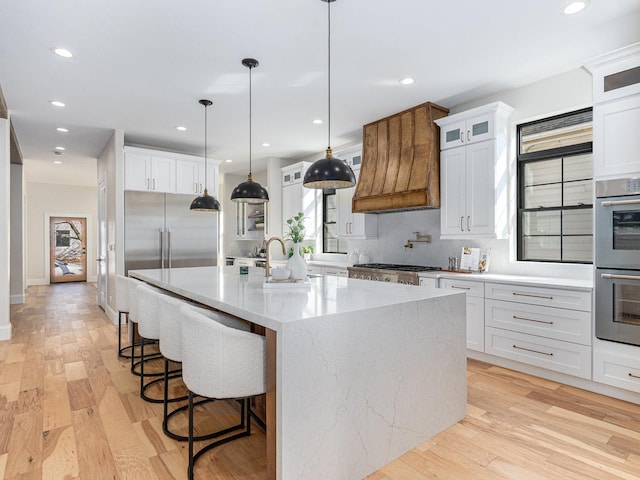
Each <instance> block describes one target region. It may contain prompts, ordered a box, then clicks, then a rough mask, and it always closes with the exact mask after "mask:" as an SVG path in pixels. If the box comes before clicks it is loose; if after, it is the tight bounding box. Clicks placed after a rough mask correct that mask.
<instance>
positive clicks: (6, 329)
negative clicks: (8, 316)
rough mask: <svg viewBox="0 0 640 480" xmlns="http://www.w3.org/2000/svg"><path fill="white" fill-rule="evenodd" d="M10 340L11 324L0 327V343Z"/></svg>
mask: <svg viewBox="0 0 640 480" xmlns="http://www.w3.org/2000/svg"><path fill="white" fill-rule="evenodd" d="M3 340H11V324H8V325H0V341H3Z"/></svg>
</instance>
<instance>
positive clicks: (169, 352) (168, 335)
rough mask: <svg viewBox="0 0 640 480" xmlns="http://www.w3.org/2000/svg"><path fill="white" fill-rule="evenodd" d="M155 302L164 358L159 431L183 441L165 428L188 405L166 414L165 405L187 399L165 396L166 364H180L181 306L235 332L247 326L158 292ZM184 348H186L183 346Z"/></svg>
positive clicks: (200, 436) (229, 317) (246, 328)
mask: <svg viewBox="0 0 640 480" xmlns="http://www.w3.org/2000/svg"><path fill="white" fill-rule="evenodd" d="M154 295H155V296H156V299H157V301H158V304H159V308H160V315H159V319H160V353H162V356H163V357H164V359H165V365H164V381H165V383H164V412H163V420H162V430H163V431H164V433H165V434H166V435H167V436H169V437H171V438H173V439H175V440H179V441H185V442H186V441H187V440H188V436H187V435H180V434H178V433H176V432H175V431H173V430H172V429H171V427H170V425H169V422H170V420H171V418H173V417H174V416H175V415H177V414H180V413H181V412H185V411H186V410H187V408H188V405H183V406H180V407H178V408H175V409H173V410H172V411H171V412H169V403H170V402H175V401H179V400H187V398H188V397H187V396H183V397H176V396H172V397H170V396H169V390H170V378H169V361H172V362H175V363H181V362H182V349H183V345H182V332H181V323H182V313H181V311H180V309H181V308H182V307H184V306H187V307H189V308H193V309H194V310H196V311H198V312H200V313H201V314H203V315H204V316H206V317H207V318H211V319H212V320H215V321H218V322H220V323H223V324H224V325H226V326H228V327H231V328H235V329H238V330H244V331H249V328H250V327H249V324H248V323H247V322H244V321H242V320H239V319H236V318H234V317H231V316H229V315H225V314H223V313H219V312H216V311H213V310H207V309H204V308H200V307H197V306H195V305H194V304H192V303H189V302H187V301H184V300H181V299H179V298H177V297H173V296H169V295H162V294H160V293H155V292H154ZM186 347H187V348H188V345H187V346H186ZM210 401H212V400H211V399H202V400H199V401H197V402H194V405H201V404H203V403H206V402H210ZM214 436H215V434H207V435H199V436H197V437H195V440H197V441H200V440H208V439H211V438H214Z"/></svg>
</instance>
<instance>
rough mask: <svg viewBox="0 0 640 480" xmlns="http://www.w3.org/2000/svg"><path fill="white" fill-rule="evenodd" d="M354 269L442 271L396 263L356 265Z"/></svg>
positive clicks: (434, 268) (438, 268) (436, 268)
mask: <svg viewBox="0 0 640 480" xmlns="http://www.w3.org/2000/svg"><path fill="white" fill-rule="evenodd" d="M352 268H368V269H376V270H393V271H396V272H429V271H434V270H442V269H441V268H440V267H425V266H422V265H400V264H395V263H356V264H355V265H354V266H353V267H352Z"/></svg>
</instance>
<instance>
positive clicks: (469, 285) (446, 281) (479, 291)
mask: <svg viewBox="0 0 640 480" xmlns="http://www.w3.org/2000/svg"><path fill="white" fill-rule="evenodd" d="M440 288H449V289H452V290H463V291H465V292H467V296H469V297H484V282H475V281H473V280H452V279H450V278H443V279H441V280H440Z"/></svg>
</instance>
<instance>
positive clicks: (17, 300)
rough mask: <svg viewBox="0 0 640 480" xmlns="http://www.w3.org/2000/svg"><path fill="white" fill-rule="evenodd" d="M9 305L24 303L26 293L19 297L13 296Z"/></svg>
mask: <svg viewBox="0 0 640 480" xmlns="http://www.w3.org/2000/svg"><path fill="white" fill-rule="evenodd" d="M9 303H10V304H11V305H21V304H23V303H24V293H23V294H18V295H11V296H10V297H9Z"/></svg>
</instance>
